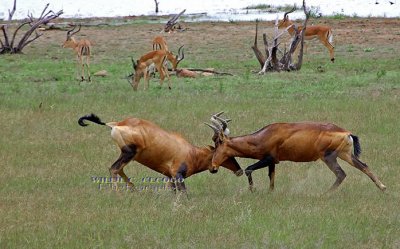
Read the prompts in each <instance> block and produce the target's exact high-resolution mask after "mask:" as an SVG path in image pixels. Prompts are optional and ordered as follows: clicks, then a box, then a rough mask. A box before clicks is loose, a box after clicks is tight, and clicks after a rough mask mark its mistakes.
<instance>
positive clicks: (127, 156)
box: [110, 145, 136, 189]
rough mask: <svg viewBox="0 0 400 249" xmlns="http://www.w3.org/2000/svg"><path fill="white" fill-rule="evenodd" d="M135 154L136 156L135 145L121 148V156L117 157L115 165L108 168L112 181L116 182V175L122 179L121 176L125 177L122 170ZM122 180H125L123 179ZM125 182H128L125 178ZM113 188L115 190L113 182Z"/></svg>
mask: <svg viewBox="0 0 400 249" xmlns="http://www.w3.org/2000/svg"><path fill="white" fill-rule="evenodd" d="M135 154H136V147H135V145H127V146H124V147H122V148H121V155H120V156H119V158H118V159H117V161H115V163H113V165H112V166H111V168H110V174H111V177H112V179H113V181H114V180H115V181H116V180H117V175H120V176H122V177H123V175H125V174H124V173H123V171H122V169H123V167H124V166H125V165H127V164H128V163H129V162H130V161H131V160H132V159H133V157H134V156H135ZM121 171H122V174H123V175H121ZM125 177H126V175H125ZM124 180H125V178H124ZM126 180H128V179H127V178H126ZM114 187H115V189H117V184H116V182H114Z"/></svg>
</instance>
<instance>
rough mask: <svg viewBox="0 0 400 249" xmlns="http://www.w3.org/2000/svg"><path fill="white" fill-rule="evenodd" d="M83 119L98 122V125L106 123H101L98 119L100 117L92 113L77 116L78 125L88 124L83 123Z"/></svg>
mask: <svg viewBox="0 0 400 249" xmlns="http://www.w3.org/2000/svg"><path fill="white" fill-rule="evenodd" d="M84 120H88V121H91V122H93V123H96V124H99V125H106V123H103V122H102V121H101V120H100V118H99V117H98V116H97V115H96V114H93V113H91V114H88V115H85V116H83V117H81V118H79V120H78V124H79V125H80V126H88V124H85V122H83V121H84Z"/></svg>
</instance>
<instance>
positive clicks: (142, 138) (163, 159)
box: [78, 114, 243, 191]
mask: <svg viewBox="0 0 400 249" xmlns="http://www.w3.org/2000/svg"><path fill="white" fill-rule="evenodd" d="M85 120H88V121H91V122H94V123H96V124H99V125H105V126H108V127H110V128H111V137H112V138H113V140H114V142H115V143H116V144H117V146H118V147H119V148H120V150H121V155H120V156H119V158H118V160H117V161H115V162H114V163H113V165H112V166H111V167H110V169H109V170H110V174H111V177H112V178H113V181H114V180H116V178H117V176H118V175H120V176H121V177H122V179H124V181H125V182H126V183H127V184H128V185H129V186H130V187H133V183H132V182H130V181H129V178H128V177H127V176H126V175H125V173H124V167H125V166H126V165H127V164H128V163H129V162H130V161H137V162H139V163H140V164H143V165H144V166H146V167H148V168H150V169H152V170H154V171H157V172H159V173H161V174H163V175H165V176H167V177H169V178H173V179H175V180H176V181H175V182H176V185H177V186H176V187H177V188H178V190H182V191H186V187H185V183H184V181H183V179H184V178H187V177H189V176H191V175H193V174H196V173H199V172H202V171H205V170H207V169H208V170H210V171H211V173H215V172H214V171H212V170H211V159H212V155H213V153H214V151H215V149H214V147H211V146H207V147H196V146H193V145H192V144H190V143H189V142H187V141H186V140H185V139H184V138H183V137H182V136H181V135H179V134H177V133H174V132H168V131H165V130H164V129H161V128H160V127H159V126H157V125H156V124H154V123H152V122H150V121H147V120H144V119H139V118H127V119H125V120H122V121H120V122H109V123H103V122H102V121H101V120H100V118H99V117H98V116H96V115H95V114H89V115H85V116H83V117H81V118H79V120H78V123H79V125H81V126H87V124H86V123H85V122H84V121H85ZM221 165H222V166H223V167H225V168H227V169H229V170H231V171H232V172H234V173H235V175H237V176H240V175H242V174H243V170H242V169H241V168H240V166H239V164H238V163H237V162H236V160H235V158H229V159H227V160H226V161H225V162H222V163H221ZM173 182H174V181H173ZM172 187H173V188H174V187H175V186H174V184H172Z"/></svg>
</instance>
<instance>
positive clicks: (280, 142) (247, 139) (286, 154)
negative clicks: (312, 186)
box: [208, 115, 386, 191]
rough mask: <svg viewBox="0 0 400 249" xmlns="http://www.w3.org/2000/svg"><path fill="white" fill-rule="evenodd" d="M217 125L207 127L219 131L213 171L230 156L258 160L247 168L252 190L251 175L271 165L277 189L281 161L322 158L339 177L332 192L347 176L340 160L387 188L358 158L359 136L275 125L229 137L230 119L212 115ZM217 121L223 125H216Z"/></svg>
mask: <svg viewBox="0 0 400 249" xmlns="http://www.w3.org/2000/svg"><path fill="white" fill-rule="evenodd" d="M211 119H212V121H213V120H214V122H213V123H214V124H213V125H210V124H208V125H209V126H210V127H211V128H212V129H213V130H214V132H218V138H215V141H216V143H215V144H216V151H215V152H214V156H213V159H212V167H213V170H214V171H218V167H219V165H220V164H221V162H223V161H225V160H226V159H228V158H231V157H245V158H253V159H258V160H260V161H258V162H257V163H255V164H253V165H250V166H249V167H247V168H246V170H245V173H246V175H247V177H248V181H249V185H250V190H252V189H253V180H252V176H251V174H252V172H253V171H254V170H257V169H261V168H264V167H267V166H268V171H269V173H268V176H269V178H270V189H271V190H273V189H274V181H275V165H276V164H278V163H279V162H280V161H292V162H311V161H316V160H318V159H321V160H322V161H323V162H324V163H325V164H326V165H327V166H328V167H329V169H330V170H331V171H332V172H333V173H334V174H335V175H336V181H335V182H334V184H333V185H332V187H331V188H330V190H334V189H336V188H337V187H338V186H339V185H340V184H341V183H342V181H343V180H344V178H345V177H346V174H345V172H344V171H343V169H342V168H341V167H340V165H339V164H338V162H337V158H338V157H339V158H340V159H342V160H344V161H346V162H348V163H349V164H350V165H352V166H354V167H355V168H357V169H359V170H361V171H362V172H363V173H365V174H366V175H368V176H369V177H370V178H371V179H372V181H373V182H374V183H375V184H376V186H378V188H379V189H380V190H382V191H384V190H385V189H386V186H385V185H383V184H382V182H381V181H380V180H379V179H378V178H377V177H376V176H375V175H374V174H373V173H372V172H371V171H370V169H369V168H368V166H367V165H366V164H365V163H363V162H361V161H360V160H359V159H358V157H359V155H360V153H361V147H360V143H359V140H358V137H357V136H355V135H353V134H352V133H351V132H350V131H347V130H345V129H343V128H340V127H338V126H336V125H334V124H330V123H314V122H302V123H275V124H270V125H267V126H265V127H264V128H262V129H260V130H258V131H256V132H254V133H253V134H250V135H245V136H239V137H228V136H227V135H226V133H224V132H223V130H224V128H226V127H227V120H224V119H222V118H221V117H218V116H215V115H213V116H212V118H211ZM215 120H218V121H219V122H220V124H216V122H215Z"/></svg>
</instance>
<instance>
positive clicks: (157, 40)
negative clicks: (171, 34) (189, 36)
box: [153, 36, 185, 71]
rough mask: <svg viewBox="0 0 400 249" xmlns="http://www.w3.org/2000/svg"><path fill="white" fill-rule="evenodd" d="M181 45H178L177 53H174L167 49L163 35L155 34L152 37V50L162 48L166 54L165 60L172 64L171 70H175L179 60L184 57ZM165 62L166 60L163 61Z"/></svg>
mask: <svg viewBox="0 0 400 249" xmlns="http://www.w3.org/2000/svg"><path fill="white" fill-rule="evenodd" d="M183 46H184V45H182V46H180V47H179V49H178V55H176V56H175V55H174V54H173V53H172V52H171V51H169V50H168V46H167V42H166V41H165V39H164V37H162V36H156V37H154V39H153V50H164V51H166V54H167V60H168V61H169V62H171V64H172V71H176V68H177V67H178V64H179V62H181V61H182V60H183V59H184V58H185V54H184V52H183ZM165 63H166V62H165Z"/></svg>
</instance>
